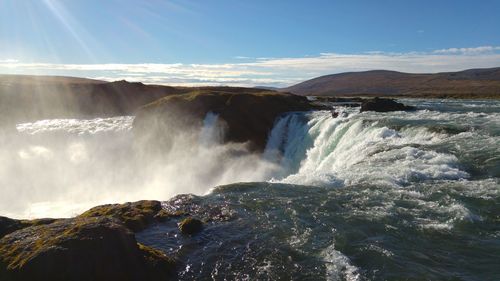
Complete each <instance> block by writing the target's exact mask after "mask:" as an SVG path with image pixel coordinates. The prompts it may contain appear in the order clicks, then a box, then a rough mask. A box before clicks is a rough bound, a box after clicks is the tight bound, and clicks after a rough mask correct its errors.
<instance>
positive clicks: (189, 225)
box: [179, 217, 203, 235]
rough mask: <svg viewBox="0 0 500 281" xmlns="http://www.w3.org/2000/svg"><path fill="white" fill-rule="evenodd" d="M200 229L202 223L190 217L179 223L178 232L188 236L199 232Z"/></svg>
mask: <svg viewBox="0 0 500 281" xmlns="http://www.w3.org/2000/svg"><path fill="white" fill-rule="evenodd" d="M202 229H203V223H202V222H201V221H200V220H198V219H194V218H191V217H189V218H185V219H184V220H182V221H181V222H180V223H179V230H180V231H181V232H182V233H183V234H188V235H191V234H196V233H198V232H200V231H201V230H202Z"/></svg>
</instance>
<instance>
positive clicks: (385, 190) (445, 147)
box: [0, 100, 500, 280]
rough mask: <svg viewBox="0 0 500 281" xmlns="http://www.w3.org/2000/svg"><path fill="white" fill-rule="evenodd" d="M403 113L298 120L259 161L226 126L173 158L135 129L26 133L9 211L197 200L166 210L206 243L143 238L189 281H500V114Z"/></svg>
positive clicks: (282, 123) (206, 128)
mask: <svg viewBox="0 0 500 281" xmlns="http://www.w3.org/2000/svg"><path fill="white" fill-rule="evenodd" d="M403 102H405V103H407V104H412V105H416V106H417V107H418V110H417V111H415V112H392V113H374V112H365V113H359V112H358V109H356V108H343V107H337V108H336V110H337V111H339V112H345V114H339V116H341V117H339V118H332V116H331V113H330V112H329V111H321V112H311V113H289V114H287V115H285V116H283V117H282V118H281V119H279V120H277V122H276V124H275V126H274V128H273V130H272V131H271V132H270V135H269V140H268V144H267V148H266V151H265V152H264V153H263V155H254V154H250V153H247V152H246V150H245V147H244V146H242V145H232V144H229V145H220V144H219V143H220V140H221V139H222V138H223V132H222V131H221V130H220V128H219V127H218V123H217V122H218V121H217V116H216V115H214V114H209V115H207V117H206V118H205V121H204V125H203V128H202V129H201V131H200V132H198V133H197V134H194V135H189V136H182V137H179V140H178V141H177V142H174V145H173V148H172V149H171V150H170V151H169V152H168V153H167V154H166V155H164V156H163V157H162V158H161V159H157V158H155V157H153V158H151V156H150V155H147V156H146V155H144V154H143V153H142V150H141V149H140V148H137V147H136V144H135V142H134V136H133V132H132V130H131V126H132V121H133V117H116V118H107V119H93V120H45V121H39V122H35V123H28V124H19V125H18V126H17V130H18V132H19V133H18V134H17V135H15V136H9V137H7V138H5V139H4V140H3V142H4V146H3V147H4V149H3V150H2V152H1V154H0V157H1V159H2V164H4V165H3V166H2V167H1V168H0V181H1V182H0V184H1V185H2V188H3V196H2V198H0V201H1V202H0V203H1V204H0V206H1V207H0V214H2V215H12V216H17V217H26V216H28V217H39V216H68V215H72V214H75V213H78V212H80V211H82V210H83V209H85V208H88V207H91V206H93V205H96V204H100V203H109V202H124V201H127V200H138V199H158V200H167V199H169V198H171V197H172V196H174V195H176V194H184V193H193V194H196V195H194V196H180V197H178V198H174V199H172V200H170V201H167V202H166V203H165V208H168V209H172V210H178V209H182V210H186V211H189V212H190V213H191V214H193V215H195V216H198V217H200V218H204V219H207V220H208V219H210V222H209V223H208V224H207V226H206V228H205V230H204V231H203V232H202V233H201V234H199V235H197V236H194V237H184V236H182V235H180V234H179V233H178V230H177V225H176V221H169V222H165V223H162V224H158V225H154V226H153V227H151V228H149V229H147V230H146V231H144V232H142V233H140V234H139V235H138V240H139V241H141V242H143V243H146V244H149V245H152V246H155V247H157V248H160V249H163V250H164V251H165V252H167V253H169V254H172V255H175V256H176V257H178V258H179V260H180V261H181V262H182V266H183V270H182V272H181V276H180V277H181V279H184V280H192V279H210V278H213V279H216V280H220V279H224V278H226V279H228V280H231V279H248V280H250V279H251V280H254V279H272V280H274V279H280V278H281V279H310V280H318V279H319V280H322V279H328V280H372V279H376V280H401V279H410V280H423V279H424V280H427V279H431V280H436V279H440V280H442V279H447V280H455V279H456V280H497V279H500V269H499V268H500V267H499V262H498V261H499V260H500V215H499V214H500V194H499V193H500V179H499V177H500V145H499V144H500V102H497V101H442V102H441V101H429V100H404V101H403ZM235 182H248V183H244V184H243V183H240V184H232V185H227V186H223V187H219V188H216V189H215V190H213V191H212V192H211V193H209V192H210V190H211V188H213V187H214V186H217V185H221V184H229V183H235ZM252 182H253V183H252ZM257 182H261V183H257ZM207 193H208V194H207Z"/></svg>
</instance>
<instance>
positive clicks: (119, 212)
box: [78, 200, 162, 232]
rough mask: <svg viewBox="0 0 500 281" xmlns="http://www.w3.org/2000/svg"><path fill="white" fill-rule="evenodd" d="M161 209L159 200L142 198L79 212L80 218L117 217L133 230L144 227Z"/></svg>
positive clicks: (139, 229) (136, 230)
mask: <svg viewBox="0 0 500 281" xmlns="http://www.w3.org/2000/svg"><path fill="white" fill-rule="evenodd" d="M161 210H162V208H161V203H160V202H159V201H152V200H142V201H137V202H128V203H124V204H108V205H102V206H97V207H94V208H92V209H90V210H88V211H86V212H85V213H83V214H81V215H80V216H78V217H80V218H86V217H103V216H109V217H113V218H115V219H118V220H119V221H121V222H122V223H123V224H125V225H126V226H127V227H128V228H129V229H131V230H132V231H134V232H138V231H141V230H143V229H145V228H146V227H147V226H148V225H149V224H151V223H152V222H154V220H155V216H156V215H157V214H158V212H160V211H161Z"/></svg>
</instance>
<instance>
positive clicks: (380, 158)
mask: <svg viewBox="0 0 500 281" xmlns="http://www.w3.org/2000/svg"><path fill="white" fill-rule="evenodd" d="M341 116H346V115H345V114H342V115H341ZM365 116H366V115H365V114H358V113H356V112H350V113H349V114H348V115H347V116H346V117H337V118H333V117H332V116H331V113H330V112H328V111H323V112H315V113H290V114H289V115H286V116H284V117H282V118H281V119H280V120H278V121H277V122H276V125H275V127H274V129H273V130H272V131H271V133H270V137H269V141H268V145H267V147H266V151H265V152H264V157H266V159H268V160H270V161H275V162H276V163H279V164H280V166H281V168H282V170H281V173H278V174H276V175H275V177H274V179H273V181H276V182H283V183H294V184H304V185H320V186H325V185H326V186H346V185H351V184H357V183H367V184H384V185H391V186H405V185H407V184H408V183H410V182H412V181H415V180H425V179H460V178H467V177H468V174H467V173H466V172H464V171H461V170H460V169H459V167H458V166H459V165H458V160H457V158H456V157H455V156H454V155H451V154H446V153H439V152H436V151H434V150H431V149H424V148H422V146H423V145H428V144H433V143H436V142H439V141H440V140H441V138H442V137H443V136H442V135H440V134H436V133H431V132H428V131H426V130H425V128H420V127H412V128H407V129H405V130H399V131H398V130H395V129H391V128H388V127H386V126H381V124H380V122H379V121H378V120H368V119H366V118H365Z"/></svg>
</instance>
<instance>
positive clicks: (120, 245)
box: [0, 201, 203, 281]
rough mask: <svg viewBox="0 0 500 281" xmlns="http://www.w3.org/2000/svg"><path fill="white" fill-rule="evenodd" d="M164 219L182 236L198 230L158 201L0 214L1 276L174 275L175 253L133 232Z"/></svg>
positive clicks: (194, 223) (188, 219) (129, 277)
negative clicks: (62, 213) (52, 213)
mask: <svg viewBox="0 0 500 281" xmlns="http://www.w3.org/2000/svg"><path fill="white" fill-rule="evenodd" d="M165 220H175V221H176V222H178V225H179V232H180V233H182V235H195V234H196V233H198V232H200V231H202V229H203V222H201V221H200V220H198V219H196V218H192V217H190V216H189V214H187V213H184V212H174V213H171V212H168V211H166V210H164V209H163V208H162V205H161V203H160V202H158V201H138V202H134V203H125V204H112V205H103V206H98V207H94V208H92V209H90V210H88V211H86V212H85V213H83V214H81V215H79V216H77V217H74V218H69V219H38V220H14V219H10V218H6V217H0V280H5V281H14V280H175V279H176V276H177V273H176V271H177V262H176V260H175V258H173V257H168V256H166V255H165V254H164V253H163V252H161V251H159V250H156V249H153V248H150V247H147V246H145V245H142V244H140V243H137V241H136V239H135V234H134V233H136V232H139V231H141V230H143V229H145V228H146V227H148V226H149V225H151V224H153V223H158V222H162V221H165Z"/></svg>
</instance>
